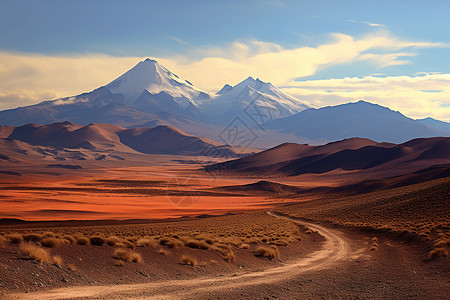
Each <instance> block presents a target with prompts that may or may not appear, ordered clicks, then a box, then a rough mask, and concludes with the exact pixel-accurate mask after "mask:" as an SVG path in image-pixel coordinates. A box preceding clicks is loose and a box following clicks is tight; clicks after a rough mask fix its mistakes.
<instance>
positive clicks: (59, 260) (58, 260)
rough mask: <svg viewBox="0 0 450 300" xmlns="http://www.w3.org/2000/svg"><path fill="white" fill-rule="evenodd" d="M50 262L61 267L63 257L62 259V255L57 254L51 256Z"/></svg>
mask: <svg viewBox="0 0 450 300" xmlns="http://www.w3.org/2000/svg"><path fill="white" fill-rule="evenodd" d="M52 264H54V265H55V266H57V267H62V266H63V259H62V257H61V256H59V255H55V256H53V260H52Z"/></svg>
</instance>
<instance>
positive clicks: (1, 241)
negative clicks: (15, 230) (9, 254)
mask: <svg viewBox="0 0 450 300" xmlns="http://www.w3.org/2000/svg"><path fill="white" fill-rule="evenodd" d="M5 243H6V239H5V238H4V237H3V236H1V235H0V248H3V247H5Z"/></svg>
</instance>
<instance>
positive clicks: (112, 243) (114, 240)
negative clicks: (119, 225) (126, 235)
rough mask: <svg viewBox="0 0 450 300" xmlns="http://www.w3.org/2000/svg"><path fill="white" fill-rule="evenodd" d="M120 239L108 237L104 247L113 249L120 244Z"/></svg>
mask: <svg viewBox="0 0 450 300" xmlns="http://www.w3.org/2000/svg"><path fill="white" fill-rule="evenodd" d="M120 242H121V239H120V238H118V237H117V236H110V237H108V238H107V239H106V245H108V246H111V247H114V246H116V244H117V243H120Z"/></svg>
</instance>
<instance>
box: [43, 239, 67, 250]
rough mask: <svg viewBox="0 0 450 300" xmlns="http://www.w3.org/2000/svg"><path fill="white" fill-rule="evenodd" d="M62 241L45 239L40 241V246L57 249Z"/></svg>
mask: <svg viewBox="0 0 450 300" xmlns="http://www.w3.org/2000/svg"><path fill="white" fill-rule="evenodd" d="M62 242H63V241H62V240H60V239H57V238H54V237H46V238H43V239H42V240H41V245H42V246H44V247H48V248H54V247H58V246H59V245H61V244H62Z"/></svg>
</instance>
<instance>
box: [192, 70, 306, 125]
mask: <svg viewBox="0 0 450 300" xmlns="http://www.w3.org/2000/svg"><path fill="white" fill-rule="evenodd" d="M201 108H202V111H203V112H204V113H205V115H206V116H207V118H209V119H211V120H215V121H219V122H221V121H224V122H227V121H231V120H232V119H233V118H235V117H236V116H239V115H242V113H243V112H245V113H247V114H252V113H259V112H266V113H267V112H270V114H271V116H270V117H271V119H275V118H282V117H288V116H291V115H293V114H295V113H298V112H300V111H303V110H305V109H307V108H309V106H308V105H306V104H305V103H303V102H301V101H300V100H298V99H296V98H294V97H292V96H290V95H288V94H286V93H284V92H282V91H281V90H280V89H278V88H277V87H275V86H274V85H272V84H271V83H270V82H264V81H261V80H260V79H259V78H257V79H254V78H252V77H248V78H247V79H245V80H244V81H242V82H240V83H239V84H237V85H235V86H233V87H231V86H230V85H225V86H224V87H223V88H222V89H221V90H220V91H219V92H218V93H217V94H216V97H215V98H214V99H212V100H211V101H206V102H205V103H204V104H203V105H202V107H201Z"/></svg>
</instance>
